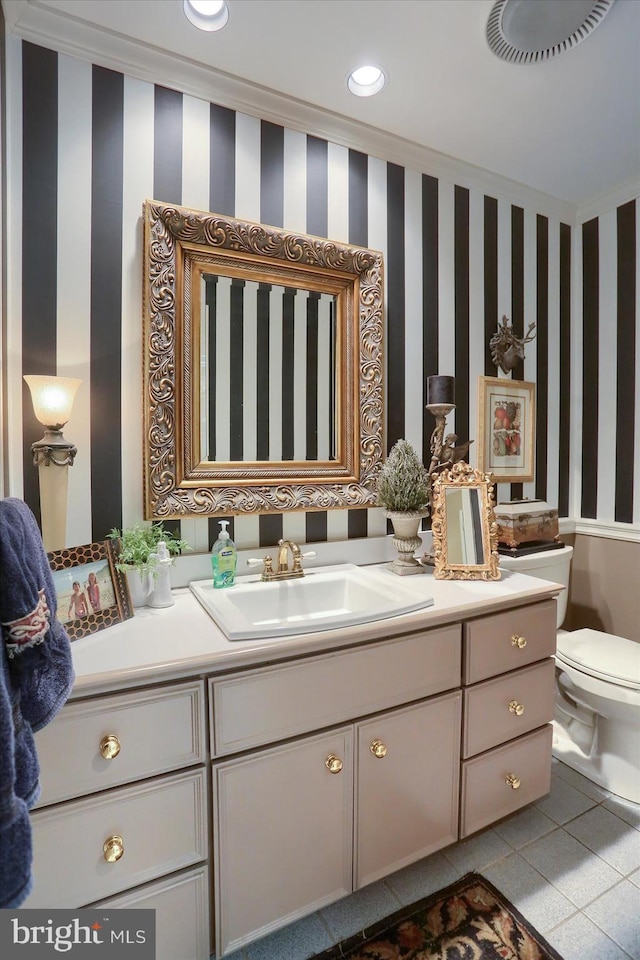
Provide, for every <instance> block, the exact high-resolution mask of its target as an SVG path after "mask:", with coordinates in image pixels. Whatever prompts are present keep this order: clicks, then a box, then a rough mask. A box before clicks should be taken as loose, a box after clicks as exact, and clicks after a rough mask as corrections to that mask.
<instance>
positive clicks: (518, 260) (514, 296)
mask: <svg viewBox="0 0 640 960" xmlns="http://www.w3.org/2000/svg"><path fill="white" fill-rule="evenodd" d="M509 319H510V320H511V326H512V327H513V332H514V333H515V335H516V336H517V337H522V336H523V334H524V210H523V209H522V207H516V206H515V205H513V206H512V207H511V317H510V318H509ZM511 377H512V379H513V380H524V360H518V362H517V363H516V365H515V367H514V368H513V370H512V372H511ZM523 495H524V488H523V484H521V483H512V484H511V493H510V496H511V499H512V500H521V499H522V497H523Z"/></svg>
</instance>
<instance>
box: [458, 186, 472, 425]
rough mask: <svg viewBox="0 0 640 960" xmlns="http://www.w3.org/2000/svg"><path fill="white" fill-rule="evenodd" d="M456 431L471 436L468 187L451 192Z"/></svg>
mask: <svg viewBox="0 0 640 960" xmlns="http://www.w3.org/2000/svg"><path fill="white" fill-rule="evenodd" d="M454 230H455V233H454V247H455V254H454V256H455V378H456V414H455V416H456V421H455V422H456V434H457V436H458V437H459V438H460V440H462V441H464V440H467V439H468V438H469V437H470V436H471V427H470V424H469V191H468V190H467V189H465V188H464V187H456V188H455V194H454Z"/></svg>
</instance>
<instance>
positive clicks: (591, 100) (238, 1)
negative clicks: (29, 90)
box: [2, 0, 640, 205]
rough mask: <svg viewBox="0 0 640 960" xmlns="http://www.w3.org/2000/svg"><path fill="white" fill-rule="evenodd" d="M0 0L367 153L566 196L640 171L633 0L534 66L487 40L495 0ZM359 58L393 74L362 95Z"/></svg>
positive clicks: (15, 14)
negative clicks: (374, 92)
mask: <svg viewBox="0 0 640 960" xmlns="http://www.w3.org/2000/svg"><path fill="white" fill-rule="evenodd" d="M555 2H556V3H571V2H573V0H555ZM2 5H3V9H4V12H5V18H6V21H7V30H8V31H9V32H12V33H15V34H17V35H19V36H24V37H26V38H27V39H30V40H32V41H33V42H36V43H41V44H43V45H45V46H46V45H48V46H51V47H53V48H54V49H60V50H61V51H63V52H66V53H70V54H73V55H76V56H84V57H87V58H90V59H91V60H92V61H93V62H96V63H103V64H104V65H106V66H111V67H114V68H117V69H120V70H122V71H123V72H125V73H129V74H132V75H134V76H144V77H145V78H146V79H150V78H152V79H154V80H156V81H158V82H164V83H167V85H174V86H177V87H179V88H181V89H184V90H185V91H186V92H196V93H198V94H199V95H203V96H206V98H208V99H209V100H211V101H214V102H219V103H223V104H225V105H227V106H233V107H234V108H237V109H243V110H244V111H245V112H248V113H251V112H253V113H255V114H256V115H258V116H261V117H266V118H267V119H269V118H274V119H277V118H279V119H280V120H281V121H282V122H285V123H286V122H290V124H291V125H292V126H294V127H297V128H299V129H303V130H306V131H308V132H311V133H318V134H319V135H327V134H328V135H330V136H333V138H334V139H336V141H337V142H348V141H349V138H350V137H351V138H352V140H353V142H354V143H363V144H364V146H363V147H362V149H365V150H367V151H368V152H374V151H372V150H371V149H370V146H369V144H368V139H367V138H368V137H369V135H370V136H371V137H373V138H374V139H375V136H376V135H378V136H382V137H386V141H385V142H387V143H388V144H392V145H394V146H395V147H396V148H397V150H399V149H404V150H405V152H406V155H407V156H408V157H410V156H412V155H413V156H417V155H420V151H423V152H424V151H426V152H427V156H429V157H431V158H433V159H434V161H437V160H440V161H441V162H445V161H444V159H443V158H442V157H440V156H439V155H441V154H444V155H447V156H448V157H453V158H456V160H457V161H463V162H464V163H465V164H471V165H473V166H475V167H480V168H483V169H484V170H489V171H492V172H494V173H497V174H499V175H501V176H504V177H508V178H509V179H511V180H513V181H517V182H518V183H520V184H525V185H526V186H528V187H531V188H534V189H536V190H539V191H542V192H544V193H547V194H550V195H551V196H554V197H558V198H561V199H562V200H565V201H567V202H569V203H571V204H575V205H580V204H585V203H590V202H592V201H593V200H594V199H596V198H597V197H599V196H601V195H604V194H608V193H610V192H613V191H615V190H617V189H619V188H621V187H623V186H624V185H628V184H630V183H631V184H632V183H633V181H634V180H636V181H638V180H640V0H616V2H615V3H614V5H613V8H612V9H611V10H610V12H609V13H608V14H607V16H606V17H605V18H604V20H603V21H602V23H601V24H600V26H599V27H598V28H597V29H596V30H595V31H594V33H593V34H592V35H591V36H589V37H587V39H586V40H585V41H584V42H583V43H581V44H580V45H578V46H577V47H574V48H573V49H571V50H569V51H567V52H566V53H564V54H563V55H562V56H560V57H555V58H552V59H551V60H548V61H546V62H543V63H539V64H533V65H528V64H509V63H506V62H503V61H502V60H500V59H498V58H497V57H496V56H494V54H493V53H491V51H490V50H489V47H488V44H487V41H486V39H485V27H486V22H487V18H488V16H489V13H490V11H491V8H492V6H493V0H228V6H229V10H230V16H229V21H228V23H227V25H226V27H225V28H224V29H223V30H222V31H220V32H218V33H203V32H202V31H199V30H197V29H196V28H195V27H193V26H192V25H191V24H190V23H189V22H188V21H187V19H186V18H185V16H184V14H183V12H182V0H109V2H104V0H2ZM363 62H374V63H376V64H378V65H380V66H382V67H383V68H384V70H385V71H386V73H387V74H388V83H387V85H386V87H385V88H384V90H383V91H382V93H380V94H379V95H378V96H375V97H371V98H367V99H362V98H357V97H354V96H352V95H351V94H350V93H349V92H348V90H347V86H346V78H347V74H348V72H349V70H350V69H351V68H353V67H354V66H359V65H361V64H362V63H363ZM150 70H152V71H153V73H152V74H150V73H149V71H150ZM196 78H197V79H196ZM239 81H242V82H239ZM347 120H348V121H350V122H349V123H347V122H346V121H347ZM351 121H356V122H357V126H354V124H353V123H352V122H351ZM397 150H396V152H397ZM384 156H386V157H387V158H389V159H394V157H393V156H389V155H388V154H384ZM436 165H437V164H436ZM423 169H429V170H430V169H431V167H429V168H425V167H423ZM434 172H435V173H436V174H437V170H435V171H434Z"/></svg>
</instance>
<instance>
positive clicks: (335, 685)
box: [211, 625, 462, 956]
mask: <svg viewBox="0 0 640 960" xmlns="http://www.w3.org/2000/svg"><path fill="white" fill-rule="evenodd" d="M460 654H461V637H460V627H459V626H458V625H456V626H453V627H444V628H441V629H440V630H434V631H429V632H423V633H420V634H416V635H411V636H408V637H403V638H397V639H395V640H392V641H388V642H383V643H380V644H376V645H374V646H367V647H360V648H356V649H352V650H348V651H345V652H340V653H337V654H333V655H329V656H321V657H317V658H310V659H308V660H306V661H301V662H298V663H294V664H287V665H283V666H279V667H275V668H267V669H265V670H262V671H255V672H250V673H249V674H239V675H237V676H232V677H227V678H221V679H217V680H216V679H214V680H212V681H211V688H212V689H211V700H212V703H213V718H214V720H213V728H214V733H213V738H212V739H213V742H214V743H215V744H216V749H218V750H219V751H221V752H224V751H228V750H229V744H234V745H238V744H240V745H241V746H242V747H244V748H245V752H243V753H241V754H240V755H239V756H234V757H233V758H232V759H226V760H224V759H223V760H219V761H218V760H216V761H215V762H214V765H213V795H214V804H213V809H214V831H215V832H214V849H216V850H217V857H216V868H215V881H214V889H215V903H216V947H217V954H218V956H223V955H225V954H226V953H229V952H232V951H233V950H235V949H237V948H238V947H240V946H241V945H243V944H245V943H248V942H250V941H252V940H255V939H257V938H258V937H261V936H264V935H265V934H267V933H269V932H270V931H272V930H274V929H276V928H278V927H280V926H283V925H284V924H286V923H289V922H291V921H292V920H294V919H296V918H297V917H300V916H303V915H304V914H307V913H309V912H311V911H313V910H315V909H318V908H319V907H321V906H323V905H325V904H327V903H330V902H332V901H334V900H336V899H338V898H340V897H342V896H344V895H345V894H347V893H349V892H350V891H352V890H354V889H357V888H359V887H362V886H364V885H366V884H367V883H370V882H372V881H373V880H376V879H378V878H379V877H383V876H386V875H387V874H389V873H391V872H392V871H393V870H396V869H399V868H400V867H402V866H404V865H406V864H408V863H411V862H413V861H415V860H418V859H420V858H421V857H423V856H426V855H427V854H428V853H431V852H433V851H434V850H437V849H439V848H440V847H443V846H446V845H447V844H450V843H453V842H454V841H455V839H456V838H457V828H458V776H459V751H460V715H461V700H462V695H461V692H460V690H459V689H453V690H452V691H451V692H448V693H445V694H442V695H439V696H438V695H433V694H437V693H438V692H439V691H441V690H450V688H456V687H459V675H460ZM425 698H426V699H425ZM390 703H399V704H401V706H398V707H396V708H395V709H390V710H384V711H383V712H379V711H380V710H381V708H382V707H386V706H388V705H389V704H390ZM405 704H407V705H405ZM369 714H371V715H369ZM216 718H217V719H218V725H217V724H216V722H215V719H216ZM345 720H349V721H350V722H349V723H348V724H345V723H340V725H338V726H332V727H330V729H327V730H323V731H322V732H319V733H318V734H316V735H308V734H307V733H306V731H308V730H309V729H310V728H312V727H315V728H316V729H318V728H319V727H327V726H328V725H329V724H331V723H336V722H337V721H345ZM301 733H302V734H303V735H302V736H300V734H301ZM295 735H297V738H296V739H292V738H293V737H294V736H295ZM285 737H286V738H287V739H286V740H285V742H279V743H274V741H277V740H282V739H283V738H285ZM266 738H268V739H269V741H270V744H271V745H269V746H268V747H266V748H262V749H259V750H256V749H255V747H256V745H257V744H264V743H265V740H266ZM248 746H251V747H252V748H253V749H251V750H248V749H247V747H248Z"/></svg>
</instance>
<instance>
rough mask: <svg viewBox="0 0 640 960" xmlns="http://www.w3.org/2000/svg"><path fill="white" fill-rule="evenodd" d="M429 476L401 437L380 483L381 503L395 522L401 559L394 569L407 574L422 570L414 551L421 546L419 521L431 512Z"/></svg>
mask: <svg viewBox="0 0 640 960" xmlns="http://www.w3.org/2000/svg"><path fill="white" fill-rule="evenodd" d="M429 489H430V487H429V475H428V473H427V471H426V469H425V467H424V464H423V463H422V460H421V459H420V457H419V456H418V454H417V453H416V451H415V450H414V448H413V447H412V445H411V444H410V443H409V441H408V440H398V441H397V443H395V444H394V446H393V447H392V448H391V450H390V452H389V456H388V457H387V459H386V460H385V462H384V464H383V465H382V469H381V471H380V475H379V477H378V483H377V494H378V503H379V504H380V505H381V506H383V507H384V508H385V510H386V515H387V517H389V519H390V520H391V523H392V524H393V531H394V539H393V545H394V547H395V548H396V550H397V551H398V559H397V560H394V562H393V563H392V564H391V569H392V570H393V571H394V572H395V573H398V574H400V576H406V575H407V574H411V573H422V572H423V571H424V567H422V566H421V565H420V564H419V563H418V561H417V560H416V559H415V558H414V556H413V554H414V552H415V551H416V550H417V549H418V547H420V546H421V545H422V540H421V539H420V537H419V536H418V529H419V527H420V521H421V519H422V518H423V517H426V516H427V514H428V512H429Z"/></svg>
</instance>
